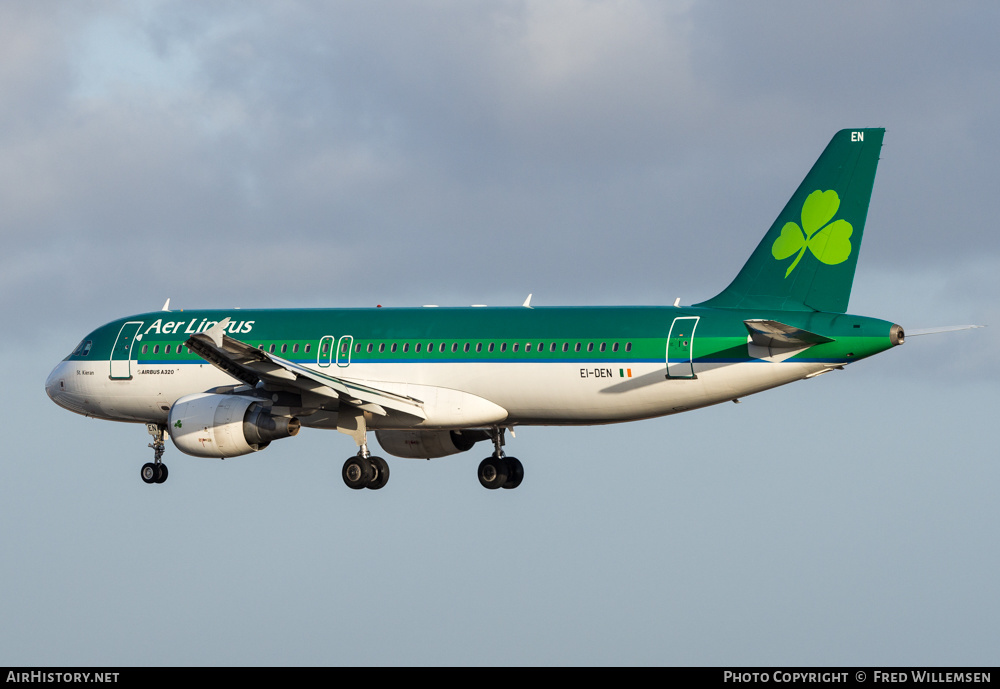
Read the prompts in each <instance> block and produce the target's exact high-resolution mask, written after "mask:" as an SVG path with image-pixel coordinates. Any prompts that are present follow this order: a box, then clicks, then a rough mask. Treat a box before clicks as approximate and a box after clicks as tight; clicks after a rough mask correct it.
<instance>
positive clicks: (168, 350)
mask: <svg viewBox="0 0 1000 689" xmlns="http://www.w3.org/2000/svg"><path fill="white" fill-rule="evenodd" d="M163 351H164V352H166V353H167V354H170V345H167V348H166V349H164V350H163Z"/></svg>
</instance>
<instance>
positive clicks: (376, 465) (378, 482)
mask: <svg viewBox="0 0 1000 689" xmlns="http://www.w3.org/2000/svg"><path fill="white" fill-rule="evenodd" d="M368 461H369V462H371V465H372V480H371V481H370V482H369V483H368V487H369V488H371V489H372V490H378V489H379V488H381V487H382V486H384V485H385V484H386V483H388V482H389V464H388V462H386V461H385V460H384V459H382V458H381V457H374V456H373V457H369V458H368Z"/></svg>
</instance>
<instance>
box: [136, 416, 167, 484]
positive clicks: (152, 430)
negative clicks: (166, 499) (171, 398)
mask: <svg viewBox="0 0 1000 689" xmlns="http://www.w3.org/2000/svg"><path fill="white" fill-rule="evenodd" d="M146 431H148V432H149V434H150V435H151V436H153V442H151V443H150V444H149V446H150V447H151V448H153V461H152V462H147V463H146V464H143V465H142V471H141V472H140V475H141V476H142V480H143V481H145V482H146V483H163V482H164V481H166V480H167V465H166V464H164V463H163V462H162V461H161V460H162V459H163V453H164V452H165V451H166V449H167V445H166V443H165V442H164V441H165V440H166V438H167V427H166V426H163V425H160V424H156V423H147V424H146Z"/></svg>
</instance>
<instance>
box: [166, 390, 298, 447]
mask: <svg viewBox="0 0 1000 689" xmlns="http://www.w3.org/2000/svg"><path fill="white" fill-rule="evenodd" d="M168 423H169V424H170V426H169V429H168V430H169V433H170V439H171V440H172V441H173V442H174V445H175V446H177V449H178V450H180V451H181V452H183V453H184V454H188V455H193V456H195V457H215V458H223V459H225V458H226V457H239V456H240V455H246V454H250V453H251V452H257V451H259V450H263V449H264V448H265V447H267V446H268V445H269V444H270V443H271V441H273V440H279V439H281V438H288V437H291V436H293V435H295V434H297V433H298V432H299V428H300V426H301V424H300V423H299V420H298V419H296V418H295V417H294V416H273V415H272V414H271V413H270V412H269V411H268V409H267V407H265V406H264V405H263V404H262V403H261V402H260V401H259V400H256V399H254V398H252V397H242V396H240V395H219V394H212V393H204V392H203V393H198V394H195V395H187V396H186V397H181V398H180V399H179V400H177V401H176V402H174V405H173V406H172V407H171V408H170V415H169V416H168Z"/></svg>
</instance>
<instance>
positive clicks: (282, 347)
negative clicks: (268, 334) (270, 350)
mask: <svg viewBox="0 0 1000 689" xmlns="http://www.w3.org/2000/svg"><path fill="white" fill-rule="evenodd" d="M287 351H288V345H287V344H283V345H281V353H282V354H284V353H285V352H287Z"/></svg>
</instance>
